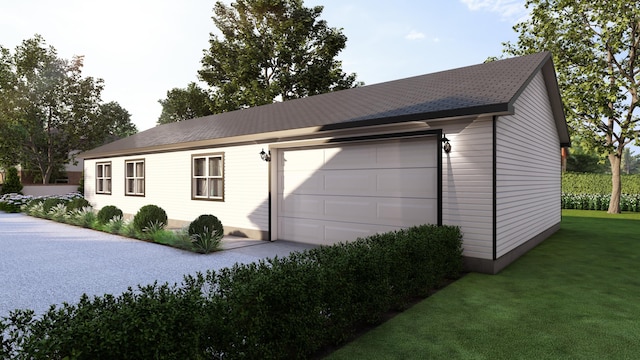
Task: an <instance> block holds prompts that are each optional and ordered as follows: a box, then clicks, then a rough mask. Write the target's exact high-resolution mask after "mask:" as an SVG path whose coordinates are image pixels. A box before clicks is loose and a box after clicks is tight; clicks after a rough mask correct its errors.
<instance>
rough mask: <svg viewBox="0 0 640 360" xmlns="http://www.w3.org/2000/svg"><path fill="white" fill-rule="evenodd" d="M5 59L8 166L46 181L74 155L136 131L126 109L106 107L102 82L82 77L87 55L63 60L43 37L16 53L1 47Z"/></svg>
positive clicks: (1, 65) (2, 117) (0, 132)
mask: <svg viewBox="0 0 640 360" xmlns="http://www.w3.org/2000/svg"><path fill="white" fill-rule="evenodd" d="M0 56H1V57H0V143H1V144H2V145H0V146H1V148H0V151H2V153H3V156H2V159H0V160H2V162H3V164H4V165H5V166H9V165H15V164H18V163H19V164H21V165H22V166H23V168H25V169H28V170H30V171H33V172H35V173H36V174H38V175H40V177H41V178H42V180H43V183H47V182H48V181H49V178H50V176H51V174H52V173H53V172H54V171H55V170H56V169H57V168H59V167H60V166H61V165H63V164H66V163H68V162H69V161H71V160H72V159H70V154H73V152H74V151H83V150H88V149H91V148H93V147H95V146H97V145H101V144H103V143H104V142H105V141H108V140H112V139H113V137H119V136H125V135H130V134H131V133H135V132H136V131H137V130H136V128H135V125H133V124H132V123H131V121H130V115H129V113H128V112H127V111H126V110H124V109H123V108H122V107H120V106H119V105H118V104H117V103H107V104H103V103H102V101H101V98H100V94H101V92H102V90H103V88H104V82H103V80H102V79H95V78H93V77H83V76H82V67H83V57H82V56H74V57H73V58H72V59H71V60H66V59H62V58H59V57H58V55H57V52H56V49H55V48H54V47H52V46H47V44H46V42H45V40H44V39H43V38H42V37H41V36H39V35H36V36H34V37H33V38H31V39H27V40H24V41H23V42H22V43H21V44H20V45H18V46H17V47H16V49H15V51H14V52H13V53H12V52H11V51H9V50H8V49H6V48H4V47H2V46H0ZM71 156H73V155H71Z"/></svg>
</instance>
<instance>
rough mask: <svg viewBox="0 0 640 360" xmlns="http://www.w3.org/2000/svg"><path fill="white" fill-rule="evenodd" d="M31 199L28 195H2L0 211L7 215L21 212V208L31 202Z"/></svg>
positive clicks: (0, 197)
mask: <svg viewBox="0 0 640 360" xmlns="http://www.w3.org/2000/svg"><path fill="white" fill-rule="evenodd" d="M32 199H33V197H32V196H29V195H21V194H16V193H11V194H4V195H2V196H0V210H2V211H6V212H9V213H17V212H20V211H22V208H23V207H24V206H25V205H26V204H28V203H29V202H31V200H32Z"/></svg>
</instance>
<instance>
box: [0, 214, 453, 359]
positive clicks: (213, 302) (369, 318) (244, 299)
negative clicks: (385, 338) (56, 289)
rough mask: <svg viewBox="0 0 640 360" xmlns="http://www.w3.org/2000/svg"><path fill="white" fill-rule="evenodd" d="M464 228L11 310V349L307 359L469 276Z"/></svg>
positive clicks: (6, 326)
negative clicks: (38, 312) (36, 309)
mask: <svg viewBox="0 0 640 360" xmlns="http://www.w3.org/2000/svg"><path fill="white" fill-rule="evenodd" d="M461 254H462V235H461V233H460V230H459V229H458V228H456V227H447V226H444V227H437V226H430V225H425V226H419V227H415V228H411V229H406V230H402V231H397V232H393V233H388V234H380V235H376V236H372V237H369V238H366V239H359V240H357V241H354V242H351V243H343V244H337V245H333V246H324V247H320V248H316V249H312V250H310V251H305V252H302V253H293V254H291V255H289V256H288V257H284V258H277V257H276V258H273V259H267V260H262V261H259V262H258V263H251V264H244V265H239V264H236V265H234V266H233V267H231V268H224V269H221V270H220V271H219V272H217V273H216V272H214V271H209V272H207V273H206V274H204V275H203V274H197V275H195V276H187V277H185V279H184V282H183V283H182V284H181V285H180V286H168V285H166V284H165V285H160V286H159V285H157V284H153V285H150V286H144V287H139V288H138V289H137V290H132V289H129V290H128V291H127V292H125V293H123V294H122V295H120V296H117V297H114V296H112V295H104V296H102V297H95V298H93V299H89V298H88V297H87V296H83V297H82V298H81V299H80V302H79V303H77V304H73V305H71V304H64V305H63V306H62V307H61V308H55V307H53V308H51V309H50V310H49V311H48V312H47V313H45V314H44V315H43V316H42V317H38V318H36V317H35V316H34V314H33V312H31V311H29V310H19V311H14V312H12V313H11V315H10V316H9V317H7V318H5V319H1V320H0V330H1V331H0V334H2V335H1V336H3V338H2V344H3V346H2V348H1V349H0V351H3V353H0V355H2V356H3V357H7V358H17V357H20V358H45V357H46V358H64V357H65V356H67V357H70V358H71V357H74V356H77V358H87V359H107V358H109V359H111V358H117V359H205V358H206V359H211V358H216V359H218V358H224V359H228V360H233V359H303V358H309V357H311V356H312V355H314V354H315V353H316V352H317V351H318V350H320V349H322V348H324V347H326V346H335V345H338V344H340V343H342V342H344V341H345V339H348V338H349V336H351V335H352V334H353V333H354V331H355V329H356V328H358V327H359V326H361V325H365V324H377V323H379V322H380V321H381V318H382V314H384V313H385V312H386V311H388V310H389V309H392V308H402V307H404V306H405V305H406V303H407V302H408V301H410V300H411V299H413V298H414V297H416V296H424V295H426V294H427V293H428V290H429V289H432V288H434V287H438V286H441V285H442V284H443V281H444V280H445V278H447V277H451V278H456V277H457V276H459V273H460V270H461V267H462V257H461Z"/></svg>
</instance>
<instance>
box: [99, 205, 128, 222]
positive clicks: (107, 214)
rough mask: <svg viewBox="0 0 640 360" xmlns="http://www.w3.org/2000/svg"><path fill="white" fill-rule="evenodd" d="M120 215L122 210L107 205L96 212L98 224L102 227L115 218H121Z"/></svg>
mask: <svg viewBox="0 0 640 360" xmlns="http://www.w3.org/2000/svg"><path fill="white" fill-rule="evenodd" d="M122 215H123V214H122V210H120V209H118V208H117V207H116V206H113V205H107V206H105V207H103V208H102V209H100V211H98V222H99V223H100V224H102V225H104V224H106V223H108V222H109V221H111V219H114V218H116V217H120V218H122Z"/></svg>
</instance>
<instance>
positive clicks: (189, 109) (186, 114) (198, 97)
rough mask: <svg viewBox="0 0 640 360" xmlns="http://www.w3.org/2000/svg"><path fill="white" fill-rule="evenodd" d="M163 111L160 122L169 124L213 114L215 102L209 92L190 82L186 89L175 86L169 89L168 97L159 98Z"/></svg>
mask: <svg viewBox="0 0 640 360" xmlns="http://www.w3.org/2000/svg"><path fill="white" fill-rule="evenodd" d="M158 102H159V103H160V105H162V113H161V114H160V118H159V119H158V124H168V123H172V122H177V121H183V120H189V119H193V118H197V117H202V116H207V115H211V114H213V111H212V110H211V108H212V107H213V104H212V102H211V97H210V95H209V93H208V92H207V91H206V90H204V89H202V88H201V87H199V86H198V84H196V83H190V84H189V85H188V86H187V88H186V89H181V88H173V89H171V90H169V91H167V98H166V99H164V100H158Z"/></svg>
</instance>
